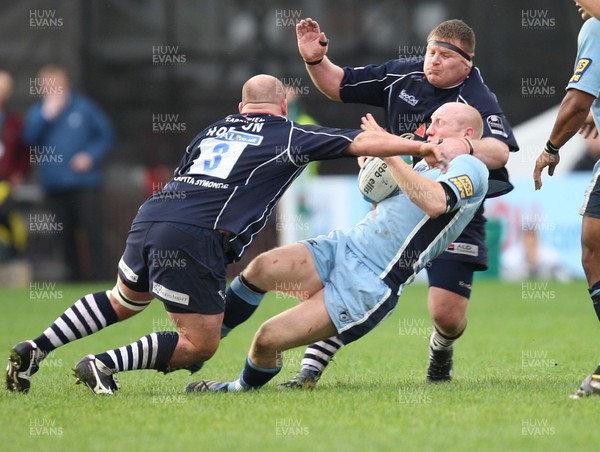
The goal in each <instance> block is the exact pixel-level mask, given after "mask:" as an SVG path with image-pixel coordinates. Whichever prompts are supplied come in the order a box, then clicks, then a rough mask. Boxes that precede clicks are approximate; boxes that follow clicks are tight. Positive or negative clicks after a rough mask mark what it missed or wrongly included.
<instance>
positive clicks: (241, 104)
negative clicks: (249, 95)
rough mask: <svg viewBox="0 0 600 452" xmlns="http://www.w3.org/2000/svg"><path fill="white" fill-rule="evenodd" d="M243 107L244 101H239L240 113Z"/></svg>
mask: <svg viewBox="0 0 600 452" xmlns="http://www.w3.org/2000/svg"><path fill="white" fill-rule="evenodd" d="M243 109H244V103H243V102H240V103H239V104H238V110H239V112H240V113H241V112H242V110H243Z"/></svg>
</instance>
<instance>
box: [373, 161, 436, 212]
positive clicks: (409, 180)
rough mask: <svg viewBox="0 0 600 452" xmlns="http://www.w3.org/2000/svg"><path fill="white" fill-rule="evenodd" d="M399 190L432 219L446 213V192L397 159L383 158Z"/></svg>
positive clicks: (433, 181) (434, 182)
mask: <svg viewBox="0 0 600 452" xmlns="http://www.w3.org/2000/svg"><path fill="white" fill-rule="evenodd" d="M384 161H385V163H387V165H388V168H389V169H390V171H391V173H392V176H394V179H395V180H396V183H397V184H398V186H399V187H400V190H402V192H403V193H404V194H405V195H406V196H407V197H408V198H409V199H410V200H411V201H412V202H414V203H415V204H416V205H417V206H418V207H419V208H420V209H421V210H423V211H424V212H425V213H426V214H427V215H429V216H430V217H432V218H436V217H439V216H440V215H442V214H444V213H445V212H446V192H445V190H444V188H443V187H442V185H441V184H440V183H439V182H436V181H435V180H432V179H429V178H427V177H424V176H421V175H420V174H419V173H417V172H416V171H415V170H414V169H413V168H412V167H411V166H410V165H408V164H407V163H405V162H404V160H402V159H401V158H398V157H386V158H384Z"/></svg>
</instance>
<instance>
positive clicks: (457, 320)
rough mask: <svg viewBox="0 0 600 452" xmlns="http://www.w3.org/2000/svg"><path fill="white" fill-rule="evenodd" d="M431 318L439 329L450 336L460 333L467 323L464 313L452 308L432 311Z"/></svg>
mask: <svg viewBox="0 0 600 452" xmlns="http://www.w3.org/2000/svg"><path fill="white" fill-rule="evenodd" d="M431 319H432V320H433V323H434V325H435V327H436V328H437V329H438V331H440V332H441V333H442V334H444V335H445V336H448V337H453V336H455V335H456V334H458V333H460V332H461V331H462V330H463V329H464V325H465V318H464V315H463V314H462V313H459V312H456V311H451V310H439V311H434V312H432V316H431Z"/></svg>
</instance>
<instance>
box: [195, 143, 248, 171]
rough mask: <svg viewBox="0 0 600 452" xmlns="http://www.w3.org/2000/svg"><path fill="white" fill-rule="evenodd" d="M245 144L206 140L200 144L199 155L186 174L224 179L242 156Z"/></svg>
mask: <svg viewBox="0 0 600 452" xmlns="http://www.w3.org/2000/svg"><path fill="white" fill-rule="evenodd" d="M246 146H247V143H243V142H240V141H223V140H219V139H217V138H206V139H204V140H202V142H201V143H200V155H199V156H198V157H197V158H196V159H195V160H194V163H193V164H192V166H191V167H190V169H189V171H188V172H187V174H205V175H207V176H212V177H217V178H219V179H226V178H227V177H228V176H229V173H231V170H232V169H233V167H234V166H235V163H236V162H237V161H238V159H239V158H240V155H242V151H243V150H244V149H245V148H246Z"/></svg>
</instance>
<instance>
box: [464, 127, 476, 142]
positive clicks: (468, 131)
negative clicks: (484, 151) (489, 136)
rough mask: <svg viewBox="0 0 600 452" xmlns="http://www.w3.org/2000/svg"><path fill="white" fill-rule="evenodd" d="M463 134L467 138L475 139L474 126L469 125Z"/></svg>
mask: <svg viewBox="0 0 600 452" xmlns="http://www.w3.org/2000/svg"><path fill="white" fill-rule="evenodd" d="M463 134H464V137H465V138H470V139H475V130H473V127H467V128H466V129H465V131H464V132H463Z"/></svg>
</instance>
